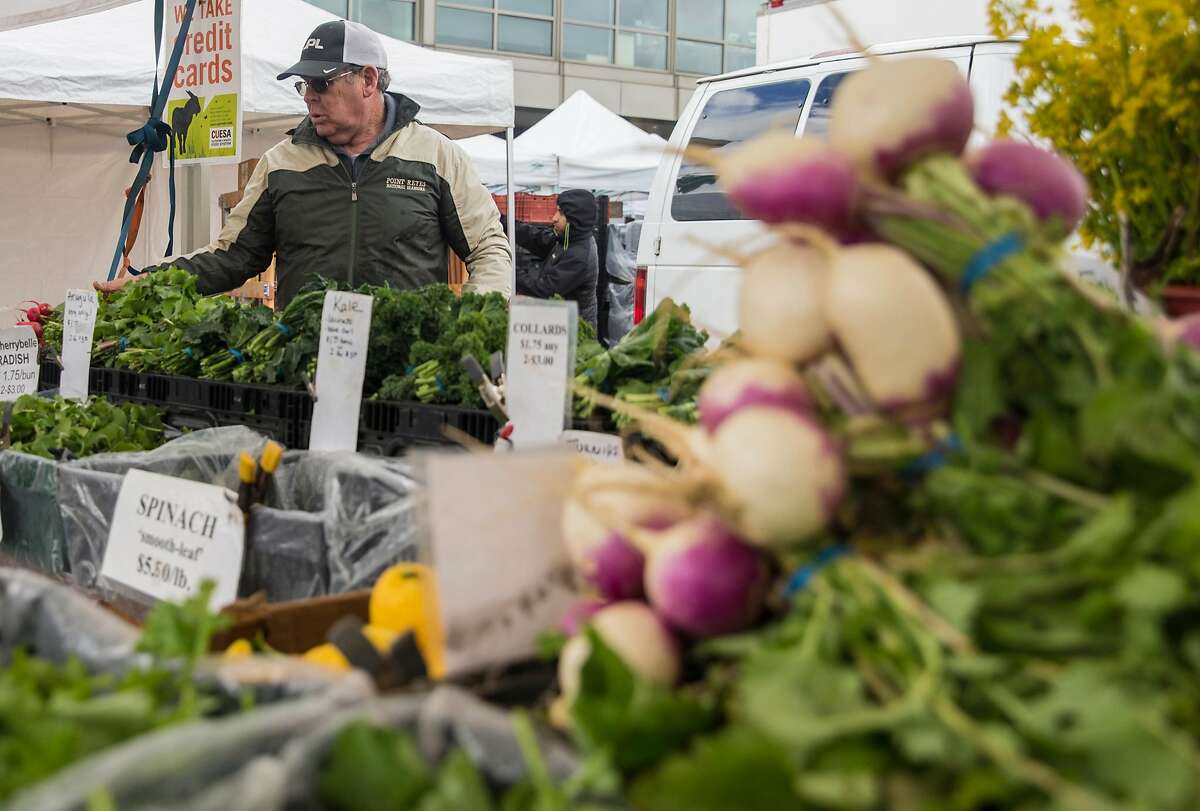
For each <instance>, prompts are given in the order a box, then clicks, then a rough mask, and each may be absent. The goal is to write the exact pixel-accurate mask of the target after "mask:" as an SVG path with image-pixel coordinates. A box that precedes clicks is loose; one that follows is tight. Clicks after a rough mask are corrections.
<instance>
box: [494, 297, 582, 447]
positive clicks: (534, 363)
mask: <svg viewBox="0 0 1200 811" xmlns="http://www.w3.org/2000/svg"><path fill="white" fill-rule="evenodd" d="M578 323H579V311H578V308H577V305H576V304H575V302H573V301H544V300H541V299H531V298H525V297H523V296H518V297H517V298H514V299H513V301H512V305H511V306H510V307H509V314H508V353H507V359H508V364H507V369H506V371H505V378H504V379H505V383H504V401H505V407H506V409H507V410H508V417H509V419H510V420H512V424H513V433H512V442H513V445H514V447H516V448H518V449H520V448H531V447H544V446H547V445H555V444H557V443H558V441H559V437H560V436H561V435H562V432H563V429H564V428H566V427H567V419H568V417H569V415H570V413H571V386H570V383H571V378H572V377H573V376H574V370H575V337H576V336H575V333H576V329H577V328H578Z"/></svg>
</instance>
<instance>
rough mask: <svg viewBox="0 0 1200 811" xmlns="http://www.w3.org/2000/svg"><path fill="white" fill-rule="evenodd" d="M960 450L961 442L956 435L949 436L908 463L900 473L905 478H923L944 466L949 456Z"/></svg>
mask: <svg viewBox="0 0 1200 811" xmlns="http://www.w3.org/2000/svg"><path fill="white" fill-rule="evenodd" d="M961 450H962V440H960V439H959V438H958V434H951V435H950V436H948V437H946V438H945V439H944V440H942V441H941V442H939V443H938V444H937V446H936V447H934V448H932V449H930V450H929V451H928V452H926V453H924V454H922V455H921V456H918V457H917V458H916V459H914V460H912V461H911V462H909V463H908V464H907V465H905V466H904V468H903V469H902V470H901V471H900V472H901V473H903V474H904V475H907V476H923V475H924V474H926V473H932V472H933V471H935V470H937V469H938V468H939V467H941V466H942V465H944V464H946V460H947V458H948V457H949V456H951V455H952V454H955V453H958V452H959V451H961Z"/></svg>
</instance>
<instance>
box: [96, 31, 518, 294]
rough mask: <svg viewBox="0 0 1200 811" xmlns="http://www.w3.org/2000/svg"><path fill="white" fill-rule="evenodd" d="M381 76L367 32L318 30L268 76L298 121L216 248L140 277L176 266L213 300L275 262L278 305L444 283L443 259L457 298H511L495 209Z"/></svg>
mask: <svg viewBox="0 0 1200 811" xmlns="http://www.w3.org/2000/svg"><path fill="white" fill-rule="evenodd" d="M387 64H388V60H387V51H386V50H385V49H384V46H383V41H382V40H381V39H380V37H379V35H378V34H376V33H375V32H374V31H372V30H371V29H369V28H367V27H366V26H364V25H362V24H360V23H355V22H349V21H346V20H333V21H331V22H327V23H322V24H321V25H319V26H317V27H316V29H314V30H313V32H312V34H311V35H309V37H308V39H307V41H305V43H304V47H303V49H302V50H301V52H300V61H299V62H297V63H296V64H294V65H292V66H291V67H290V68H288V69H287V70H285V71H284V72H283V73H280V74H279V76H278V78H279V79H281V80H282V79H288V78H292V77H295V78H296V79H297V81H295V82H294V86H295V88H296V92H297V93H299V94H300V95H301V96H302V97H303V98H304V104H305V106H306V107H307V108H308V116H307V117H306V118H305V119H304V120H303V121H302V122H300V125H299V126H298V127H297V128H296V129H295V130H293V131H292V132H291V133H290V135H291V137H290V139H288V140H285V141H283V142H281V143H279V144H276V145H275V146H274V147H272V148H271V149H270V150H268V151H267V153H266V154H265V155H264V156H263V157H262V159H261V160H260V161H259V162H258V166H257V167H256V168H255V171H254V175H253V176H252V177H251V179H250V182H249V184H247V186H246V190H245V192H244V193H243V196H242V201H241V202H240V203H239V204H238V205H237V206H236V207H235V208H234V209H233V211H231V212H230V215H229V218H228V220H227V221H226V223H225V227H224V228H223V229H222V231H221V234H220V236H218V238H217V240H216V241H215V242H214V243H212V244H211V245H209V246H208V247H206V248H203V249H201V250H200V251H197V252H196V253H193V254H190V255H188V256H184V257H178V258H176V259H174V260H172V261H170V262H164V263H163V264H162V265H159V266H158V267H152V268H147V270H158V269H159V268H162V267H170V266H176V267H181V268H183V269H185V270H188V271H191V272H192V273H194V274H196V276H197V277H198V278H197V282H196V286H197V288H198V289H199V290H200V292H201V293H221V292H226V291H228V290H233V289H236V288H238V287H240V286H241V285H242V284H243V283H245V282H246V281H248V280H249V279H251V278H253V277H254V276H256V275H258V274H259V273H261V272H262V271H263V270H265V269H266V268H267V266H268V265H269V264H270V262H271V259H272V257H274V259H275V269H276V279H277V285H278V290H277V299H276V300H277V305H278V306H283V305H285V304H286V303H287V302H288V301H289V300H290V299H291V298H292V297H293V296H294V295H295V294H296V292H297V291H298V290H299V289H300V288H301V287H302V286H303V285H304V283H305V277H307V276H308V275H310V274H313V273H318V274H320V275H322V276H326V277H328V278H332V279H336V280H338V281H342V282H346V283H347V284H350V285H359V284H364V283H365V284H375V285H388V286H391V287H396V288H414V287H421V286H423V285H427V284H435V283H438V282H441V283H445V282H446V281H447V276H448V272H447V268H448V250H453V251H454V252H455V253H456V254H458V256H459V257H460V258H461V259H462V260H463V261H464V262H465V263H466V265H467V270H468V272H469V273H470V281H469V282H468V283H467V285H466V289H468V290H475V291H477V292H491V291H495V292H500V293H503V294H504V295H508V294H510V293H511V292H512V291H511V281H510V269H511V267H512V254H511V251H510V249H509V244H508V240H507V239H506V238H505V236H504V232H503V230H502V229H501V227H500V212H499V211H498V210H497V208H496V204H495V201H493V200H492V196H491V195H490V194H488V192H487V189H485V188H484V186H483V184H482V183H481V182H480V180H479V176H478V175H477V174H476V172H475V169H474V167H473V166H472V164H471V161H470V159H469V158H468V157H467V155H466V153H465V152H463V150H462V148H461V147H459V146H458V145H456V144H454V143H453V142H452V141H449V140H448V139H447V138H445V137H444V136H443V135H441V134H440V133H438V132H437V131H435V130H432V129H430V128H428V127H426V126H424V125H423V124H421V123H420V122H419V121H417V119H416V116H417V112H418V111H419V110H420V106H419V105H418V104H417V103H416V102H415V101H413V100H412V99H410V98H408V97H407V96H404V95H401V94H400V93H389V92H388V86H389V84H390V82H391V78H390V76H389V75H388V70H387ZM130 278H132V277H126V278H123V279H117V280H114V281H112V282H98V283H97V284H96V287H97V289H100V290H103V291H111V290H116V289H118V288H119V287H121V286H122V285H123V284H124V283H125V282H127V281H128V280H129V279H130Z"/></svg>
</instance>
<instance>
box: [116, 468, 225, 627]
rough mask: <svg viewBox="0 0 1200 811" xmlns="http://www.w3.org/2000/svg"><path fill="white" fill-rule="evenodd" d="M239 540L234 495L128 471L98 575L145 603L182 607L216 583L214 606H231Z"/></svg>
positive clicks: (210, 486) (181, 480) (192, 483)
mask: <svg viewBox="0 0 1200 811" xmlns="http://www.w3.org/2000/svg"><path fill="white" fill-rule="evenodd" d="M244 537H245V519H244V518H243V516H242V512H241V510H239V509H238V506H237V499H236V496H235V495H234V494H233V493H232V492H231V491H229V490H226V489H225V488H224V487H218V486H216V485H212V484H202V483H200V482H193V481H187V480H184V479H175V478H172V477H170V476H160V475H159V474H157V473H149V472H147V471H144V470H131V471H129V472H128V473H127V474H126V475H125V481H124V482H123V483H122V484H121V492H120V494H119V495H118V496H117V507H116V510H115V511H114V512H113V520H112V528H111V529H110V530H109V534H108V546H107V548H106V549H105V551H104V562H103V564H102V565H101V567H100V576H101V579H103V580H105V581H107V583H108V585H110V586H111V587H113V588H114V589H115V590H117V591H121V592H123V593H126V594H129V596H131V597H133V598H135V599H138V600H141V601H142V602H146V600H145V598H147V597H148V598H150V601H154V600H171V601H179V600H182V599H184V598H186V597H188V596H190V595H192V594H194V593H195V592H196V591H197V590H198V589H199V587H200V583H201V582H202V581H204V580H213V581H215V582H216V584H217V588H216V592H215V602H216V605H218V606H222V605H228V604H229V603H232V602H233V601H234V600H235V599H237V588H238V580H239V579H240V577H241V572H242V548H243V541H244Z"/></svg>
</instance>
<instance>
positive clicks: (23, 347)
mask: <svg viewBox="0 0 1200 811" xmlns="http://www.w3.org/2000/svg"><path fill="white" fill-rule="evenodd" d="M38 371H39V367H38V341H37V335H35V334H34V332H33V329H32V328H30V327H12V328H11V329H0V402H4V401H7V400H15V399H17V398H18V397H20V396H21V395H22V394H35V393H36V392H37V384H38Z"/></svg>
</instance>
